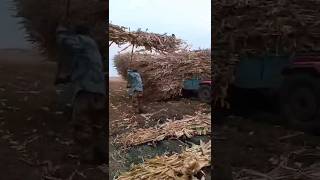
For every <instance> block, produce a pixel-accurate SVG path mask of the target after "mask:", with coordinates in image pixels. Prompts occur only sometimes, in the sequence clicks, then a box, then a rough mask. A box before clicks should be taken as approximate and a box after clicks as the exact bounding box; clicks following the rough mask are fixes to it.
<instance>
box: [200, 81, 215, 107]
mask: <svg viewBox="0 0 320 180" xmlns="http://www.w3.org/2000/svg"><path fill="white" fill-rule="evenodd" d="M198 97H199V99H200V101H202V102H205V103H211V100H212V90H211V87H210V86H208V85H202V86H200V88H199V91H198Z"/></svg>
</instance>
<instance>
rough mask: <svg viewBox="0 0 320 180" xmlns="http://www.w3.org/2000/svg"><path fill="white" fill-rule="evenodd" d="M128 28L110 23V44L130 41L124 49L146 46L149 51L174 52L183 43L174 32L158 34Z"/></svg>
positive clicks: (122, 43)
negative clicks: (169, 34) (168, 34)
mask: <svg viewBox="0 0 320 180" xmlns="http://www.w3.org/2000/svg"><path fill="white" fill-rule="evenodd" d="M127 29H128V28H126V27H123V26H117V25H113V24H110V23H109V32H108V33H109V41H110V44H109V46H110V45H111V44H112V43H115V44H117V45H118V46H121V45H124V44H127V43H130V45H129V46H127V47H126V48H124V49H127V48H128V47H130V46H134V47H144V48H145V50H148V51H151V52H152V51H153V50H154V51H157V52H162V53H164V52H173V51H176V50H179V49H180V48H181V45H182V44H183V42H182V40H181V39H178V38H176V37H175V35H174V34H172V35H171V36H167V35H166V34H156V33H149V32H144V31H141V29H138V30H137V31H132V32H130V31H128V30H127Z"/></svg>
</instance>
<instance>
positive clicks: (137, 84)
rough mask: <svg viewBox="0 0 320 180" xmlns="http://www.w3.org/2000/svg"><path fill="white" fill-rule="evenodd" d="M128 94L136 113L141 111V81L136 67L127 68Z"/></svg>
mask: <svg viewBox="0 0 320 180" xmlns="http://www.w3.org/2000/svg"><path fill="white" fill-rule="evenodd" d="M127 88H130V89H129V96H130V97H131V100H132V103H133V106H134V108H135V109H136V112H137V113H138V114H141V113H143V109H142V97H143V83H142V78H141V76H140V74H139V72H138V71H137V70H136V69H129V70H128V84H127Z"/></svg>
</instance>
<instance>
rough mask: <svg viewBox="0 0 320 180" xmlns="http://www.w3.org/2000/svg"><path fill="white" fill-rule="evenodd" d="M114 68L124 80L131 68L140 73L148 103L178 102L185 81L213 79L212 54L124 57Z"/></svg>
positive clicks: (182, 52)
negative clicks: (169, 100) (177, 98)
mask: <svg viewBox="0 0 320 180" xmlns="http://www.w3.org/2000/svg"><path fill="white" fill-rule="evenodd" d="M131 58H132V59H131ZM114 64H115V67H116V69H117V71H118V72H119V74H120V75H121V76H122V77H123V78H124V79H126V78H127V70H128V68H129V66H130V67H131V68H134V69H137V70H138V71H139V73H140V74H141V76H142V79H143V82H144V88H145V90H144V95H145V98H146V100H167V99H171V98H175V97H177V96H179V95H180V94H181V90H182V88H183V81H184V80H186V79H189V78H192V77H194V76H197V77H200V78H202V79H211V52H210V50H200V51H179V52H174V53H167V54H150V53H134V54H133V55H132V54H130V53H123V54H118V55H116V56H115V57H114Z"/></svg>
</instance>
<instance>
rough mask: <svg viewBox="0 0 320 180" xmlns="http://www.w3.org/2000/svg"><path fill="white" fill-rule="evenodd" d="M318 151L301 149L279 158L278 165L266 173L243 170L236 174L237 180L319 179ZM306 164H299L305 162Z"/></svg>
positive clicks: (319, 156)
mask: <svg viewBox="0 0 320 180" xmlns="http://www.w3.org/2000/svg"><path fill="white" fill-rule="evenodd" d="M318 151H319V150H311V151H310V150H307V149H302V150H298V151H295V152H291V153H288V154H286V155H284V156H281V157H280V159H279V160H278V161H279V163H278V165H277V166H276V167H275V168H273V169H272V170H271V171H269V172H267V173H262V172H258V171H255V170H251V169H243V170H242V171H241V172H239V173H236V179H238V180H251V179H256V180H269V179H277V180H288V179H303V180H318V179H320V173H319V172H320V163H319V162H316V161H317V160H319V158H320V155H319V152H318ZM306 158H307V161H306V162H301V160H302V161H303V160H305V159H306Z"/></svg>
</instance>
